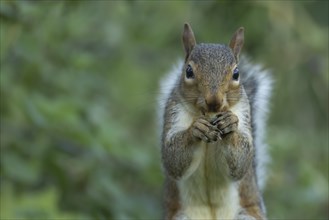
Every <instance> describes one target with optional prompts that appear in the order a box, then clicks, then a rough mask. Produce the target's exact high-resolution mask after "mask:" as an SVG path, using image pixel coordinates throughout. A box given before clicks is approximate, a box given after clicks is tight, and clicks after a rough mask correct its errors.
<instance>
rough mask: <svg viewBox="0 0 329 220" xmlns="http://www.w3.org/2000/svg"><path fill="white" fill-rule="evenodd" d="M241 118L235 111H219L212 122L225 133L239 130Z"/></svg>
mask: <svg viewBox="0 0 329 220" xmlns="http://www.w3.org/2000/svg"><path fill="white" fill-rule="evenodd" d="M238 123H239V118H238V116H236V115H235V114H234V113H233V112H231V111H227V112H222V113H219V114H218V115H217V116H216V118H215V119H214V120H213V121H212V122H211V124H213V125H215V126H217V128H218V129H219V130H220V131H221V132H222V134H223V135H225V134H228V133H231V132H233V131H237V130H238Z"/></svg>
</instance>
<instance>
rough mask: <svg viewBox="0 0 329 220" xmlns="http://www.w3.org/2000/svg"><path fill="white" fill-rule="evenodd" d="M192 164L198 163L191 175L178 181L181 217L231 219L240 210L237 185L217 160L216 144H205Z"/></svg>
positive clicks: (223, 165)
mask: <svg viewBox="0 0 329 220" xmlns="http://www.w3.org/2000/svg"><path fill="white" fill-rule="evenodd" d="M201 144H202V145H203V146H198V147H200V148H199V149H202V150H201V152H198V154H197V155H196V157H201V158H194V160H200V161H199V163H198V166H197V168H196V169H195V171H194V172H193V174H192V175H190V176H189V177H187V178H186V179H183V180H180V181H178V187H179V191H180V199H181V204H182V209H183V210H182V211H183V213H184V214H185V215H186V216H188V217H189V218H193V219H197V218H201V219H205V218H208V219H232V218H234V217H235V215H236V212H237V210H238V209H239V194H238V186H237V184H236V183H234V182H232V181H230V180H228V179H227V177H226V175H225V174H224V172H226V170H225V169H226V167H225V163H221V162H220V161H221V160H222V159H224V158H216V157H215V155H218V153H217V154H216V152H215V151H216V150H218V147H222V146H218V145H216V144H205V143H201Z"/></svg>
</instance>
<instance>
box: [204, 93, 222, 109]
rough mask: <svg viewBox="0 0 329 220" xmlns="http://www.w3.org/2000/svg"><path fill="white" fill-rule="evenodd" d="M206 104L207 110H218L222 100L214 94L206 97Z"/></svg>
mask: <svg viewBox="0 0 329 220" xmlns="http://www.w3.org/2000/svg"><path fill="white" fill-rule="evenodd" d="M206 104H207V108H208V111H209V112H218V111H219V109H220V107H221V104H222V100H221V99H220V98H218V97H216V96H211V97H208V98H206Z"/></svg>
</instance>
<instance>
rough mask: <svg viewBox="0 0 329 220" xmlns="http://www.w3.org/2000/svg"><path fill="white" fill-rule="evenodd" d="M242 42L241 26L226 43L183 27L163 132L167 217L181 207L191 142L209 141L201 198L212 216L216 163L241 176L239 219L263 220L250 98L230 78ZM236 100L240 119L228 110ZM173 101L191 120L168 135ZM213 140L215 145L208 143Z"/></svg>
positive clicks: (233, 177) (174, 113) (229, 175)
mask: <svg viewBox="0 0 329 220" xmlns="http://www.w3.org/2000/svg"><path fill="white" fill-rule="evenodd" d="M243 41H244V35H243V28H240V29H238V31H237V32H236V33H235V34H234V36H233V37H232V39H231V42H230V44H229V45H230V47H228V46H225V45H220V44H196V41H195V38H194V34H193V31H192V29H191V28H190V26H189V25H188V24H185V26H184V32H183V45H184V48H185V52H186V58H185V65H184V67H183V73H182V75H181V78H180V80H179V84H178V86H177V87H175V88H174V90H173V91H172V93H171V95H170V97H169V99H168V100H167V103H166V108H165V114H164V129H163V134H162V161H163V166H164V169H165V172H166V183H165V208H166V215H165V216H166V219H173V218H174V216H175V215H177V213H178V212H179V211H180V210H181V208H182V206H181V201H180V192H179V187H178V186H177V181H179V180H180V179H181V178H182V177H183V176H184V174H185V173H186V171H187V170H188V169H189V167H190V166H191V163H192V160H193V154H194V151H195V150H196V149H195V147H194V145H195V144H196V143H200V142H202V141H203V142H205V143H209V145H208V144H207V145H206V149H205V152H206V153H205V155H206V156H207V161H206V162H205V163H204V172H205V173H206V175H205V177H204V178H205V180H204V181H205V182H206V183H209V188H207V189H206V194H207V201H206V203H207V204H208V206H209V207H210V209H211V215H212V216H213V218H216V212H215V208H214V207H213V203H212V201H211V200H210V199H211V193H212V192H211V191H210V190H211V189H212V188H210V186H211V187H213V185H212V184H214V183H217V182H218V181H217V180H216V178H214V177H213V176H216V175H218V173H216V172H217V168H218V167H223V166H225V167H227V169H226V172H227V173H226V176H227V178H229V181H231V182H234V181H240V183H239V189H238V190H239V197H240V206H241V207H242V208H243V210H241V212H240V215H243V216H244V219H248V218H249V219H252V218H251V216H252V217H254V218H256V219H265V214H264V210H263V209H262V197H261V193H260V192H259V190H258V186H257V181H256V175H255V171H254V168H253V166H252V163H253V160H254V159H255V149H254V146H253V141H252V137H251V133H252V132H251V122H250V120H251V119H250V112H249V111H250V110H249V109H250V108H249V101H248V98H247V97H246V95H245V92H244V88H243V86H241V85H240V84H238V83H237V82H235V81H234V80H232V74H233V70H234V68H235V67H236V65H237V64H238V57H239V53H240V51H241V49H242V46H243ZM188 65H190V66H191V67H192V69H193V73H194V77H193V78H191V79H186V78H185V72H184V71H185V69H186V68H187V66H188ZM239 102H243V104H244V105H248V106H247V107H248V108H246V109H247V110H246V112H244V114H245V115H244V118H243V120H244V121H240V119H239V118H238V117H237V116H236V115H235V114H233V113H232V112H231V111H230V110H229V109H230V108H232V107H233V106H234V105H236V104H237V103H239ZM177 105H184V106H185V108H188V109H189V111H190V114H191V120H192V123H191V126H190V127H189V128H187V129H186V130H182V131H178V132H175V133H173V134H171V135H169V133H170V131H171V129H173V125H174V124H175V123H176V121H177V117H178V112H177V111H178V110H177V108H176V106H177ZM211 113H216V114H217V115H216V117H215V118H212V117H211V116H210V115H211ZM239 123H244V125H243V128H244V129H245V130H244V131H243V132H241V131H239V130H238V124H239ZM249 134H250V135H249ZM212 143H214V144H213V145H211V144H212ZM210 147H212V148H211V149H212V150H211V152H210ZM208 151H209V152H208ZM208 157H209V158H208ZM223 164H224V165H223ZM218 172H219V171H218ZM220 172H221V171H220ZM216 181H217V182H216ZM216 187H217V186H216Z"/></svg>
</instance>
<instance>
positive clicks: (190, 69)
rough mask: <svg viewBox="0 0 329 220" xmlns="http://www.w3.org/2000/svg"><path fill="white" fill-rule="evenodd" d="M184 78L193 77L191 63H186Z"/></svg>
mask: <svg viewBox="0 0 329 220" xmlns="http://www.w3.org/2000/svg"><path fill="white" fill-rule="evenodd" d="M186 78H188V79H193V78H194V73H193V70H192V67H191V65H187V68H186Z"/></svg>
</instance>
